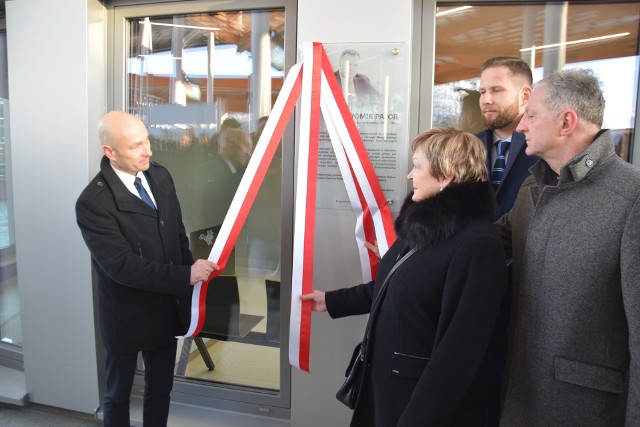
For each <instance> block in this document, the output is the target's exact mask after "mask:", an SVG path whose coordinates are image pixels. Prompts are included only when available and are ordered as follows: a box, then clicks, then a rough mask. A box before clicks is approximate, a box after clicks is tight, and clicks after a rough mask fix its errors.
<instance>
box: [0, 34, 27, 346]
mask: <svg viewBox="0 0 640 427" xmlns="http://www.w3.org/2000/svg"><path fill="white" fill-rule="evenodd" d="M8 98H9V91H8V80H7V35H6V33H4V32H2V33H0V350H2V348H7V349H10V350H15V349H17V348H21V347H22V326H21V322H20V301H19V298H18V278H17V274H16V247H15V236H14V225H13V197H12V185H11V155H10V153H11V150H10V149H11V144H10V139H9V99H8Z"/></svg>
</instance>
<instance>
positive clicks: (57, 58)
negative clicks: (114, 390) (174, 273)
mask: <svg viewBox="0 0 640 427" xmlns="http://www.w3.org/2000/svg"><path fill="white" fill-rule="evenodd" d="M6 11H7V35H8V64H9V70H8V71H9V87H10V111H11V124H10V125H11V145H12V164H13V183H14V208H15V231H16V240H17V242H18V244H17V247H16V251H17V254H16V255H17V256H16V258H17V269H18V281H19V290H20V304H21V318H22V335H23V342H24V369H25V375H26V384H27V392H28V393H29V399H30V400H31V401H32V402H36V403H42V404H46V405H51V406H56V407H60V408H66V409H72V410H75V411H81V412H87V413H91V412H93V411H94V410H95V409H96V408H97V407H98V406H99V397H98V385H97V381H98V378H97V369H96V341H95V338H96V337H95V322H94V314H93V313H94V310H93V303H92V282H91V269H90V260H89V254H88V251H87V250H86V247H85V245H84V242H83V241H82V238H81V236H80V232H79V230H78V227H77V225H76V221H75V209H74V206H75V201H76V199H77V197H78V195H79V194H80V192H81V191H82V189H83V188H84V186H85V185H86V183H87V182H88V180H89V175H90V168H91V167H93V165H95V164H96V162H97V152H98V144H97V142H96V143H95V147H96V150H95V151H94V150H93V149H90V148H89V147H93V145H92V143H89V142H88V141H93V140H95V134H96V126H97V123H98V119H99V116H100V115H101V113H102V111H103V110H104V100H105V95H104V94H105V92H106V88H105V86H106V84H105V78H104V69H105V65H104V64H105V63H104V58H105V56H104V24H103V22H104V16H103V8H102V6H101V5H100V3H99V2H98V1H97V0H64V1H51V0H13V1H11V0H9V1H7V2H6Z"/></svg>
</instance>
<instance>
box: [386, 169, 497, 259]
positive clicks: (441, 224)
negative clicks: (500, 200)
mask: <svg viewBox="0 0 640 427" xmlns="http://www.w3.org/2000/svg"><path fill="white" fill-rule="evenodd" d="M412 196H413V193H412V194H409V195H408V196H407V198H406V199H405V201H404V203H403V205H402V209H400V215H399V216H398V218H397V219H396V221H395V229H396V234H397V235H398V237H399V238H400V239H402V240H403V241H404V242H405V245H406V246H407V248H413V247H417V248H424V247H427V246H431V245H434V244H437V243H440V242H444V241H446V240H448V239H450V238H451V237H453V236H454V235H455V234H456V233H457V232H458V231H460V230H462V229H463V228H465V227H466V226H467V225H469V224H470V223H472V222H474V221H478V220H487V221H490V220H491V219H492V218H493V217H494V216H495V212H496V209H497V205H496V200H495V195H494V191H493V188H492V187H491V185H490V184H489V183H488V182H486V181H483V182H467V183H461V184H450V185H448V186H447V187H445V188H444V189H443V190H442V191H440V192H439V193H437V194H435V195H434V196H431V197H429V198H428V199H425V200H421V201H419V202H414V201H413V200H411V197H412Z"/></svg>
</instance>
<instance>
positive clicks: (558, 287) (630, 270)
mask: <svg viewBox="0 0 640 427" xmlns="http://www.w3.org/2000/svg"><path fill="white" fill-rule="evenodd" d="M530 171H531V173H532V176H530V177H529V178H527V179H526V180H525V181H524V182H523V184H522V187H521V189H520V192H519V194H518V197H517V199H516V202H515V205H514V207H513V209H512V210H511V212H509V213H508V214H506V215H505V216H503V217H502V218H501V219H500V220H499V221H498V223H497V225H498V227H499V229H500V232H501V234H502V236H503V238H504V239H505V247H506V249H507V251H506V252H507V257H508V256H509V255H512V257H513V264H514V285H513V286H514V289H513V305H512V324H511V328H512V334H511V341H510V351H509V363H508V365H507V375H508V382H507V389H506V397H505V402H504V408H503V413H502V419H501V425H502V426H518V427H527V426H545V427H546V426H580V427H588V426H640V169H639V168H638V167H636V166H633V165H630V164H629V163H627V162H625V161H623V160H622V159H620V158H619V157H618V156H617V155H616V153H615V152H614V146H613V142H612V139H611V136H610V133H609V132H608V131H603V132H601V133H600V134H599V135H598V136H597V137H596V139H595V140H594V141H593V142H592V143H591V145H590V146H589V147H587V148H586V149H585V150H584V151H583V152H581V153H580V154H578V155H577V156H576V157H574V158H573V159H572V160H571V161H569V162H568V163H567V164H566V165H565V166H563V167H562V169H561V171H560V176H559V181H558V183H557V186H556V185H545V177H548V176H549V174H550V173H552V171H551V169H550V168H549V166H548V165H547V164H546V163H545V162H544V161H539V162H538V163H537V164H536V165H534V166H532V167H531V169H530Z"/></svg>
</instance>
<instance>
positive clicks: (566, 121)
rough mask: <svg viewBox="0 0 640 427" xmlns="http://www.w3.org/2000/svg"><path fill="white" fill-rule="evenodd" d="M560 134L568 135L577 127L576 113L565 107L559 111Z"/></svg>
mask: <svg viewBox="0 0 640 427" xmlns="http://www.w3.org/2000/svg"><path fill="white" fill-rule="evenodd" d="M560 120H561V121H560V135H562V136H569V135H571V134H572V133H573V132H574V131H575V130H576V127H578V114H576V112H575V111H573V110H572V109H570V108H569V109H566V110H564V111H563V112H562V113H560Z"/></svg>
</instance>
